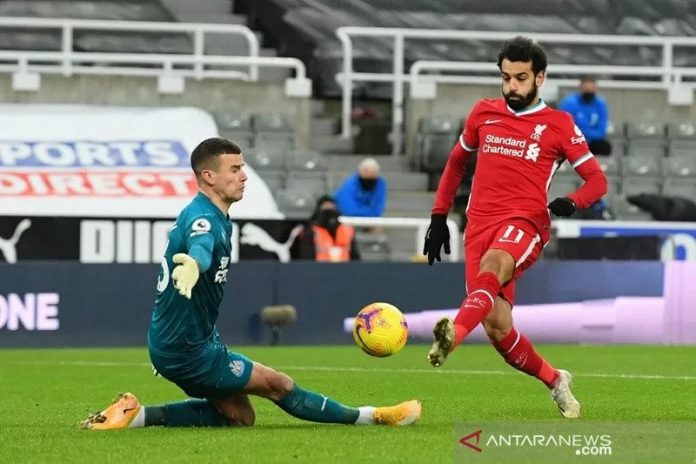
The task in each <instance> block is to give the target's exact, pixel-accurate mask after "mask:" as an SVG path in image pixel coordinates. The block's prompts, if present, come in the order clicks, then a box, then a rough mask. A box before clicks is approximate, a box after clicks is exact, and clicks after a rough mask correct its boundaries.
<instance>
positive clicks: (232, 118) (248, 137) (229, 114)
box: [213, 110, 253, 154]
mask: <svg viewBox="0 0 696 464" xmlns="http://www.w3.org/2000/svg"><path fill="white" fill-rule="evenodd" d="M213 118H214V119H215V123H216V124H217V127H218V131H219V132H220V135H221V136H223V137H226V138H228V139H232V140H234V141H235V142H236V143H237V144H238V145H239V146H240V147H241V148H242V151H243V152H244V153H245V154H246V150H247V149H249V148H250V147H251V146H252V144H253V133H252V132H251V121H250V120H249V117H248V116H245V115H242V114H240V113H238V112H236V111H234V110H220V111H214V112H213Z"/></svg>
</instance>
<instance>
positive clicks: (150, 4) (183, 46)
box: [0, 0, 193, 53]
mask: <svg viewBox="0 0 696 464" xmlns="http://www.w3.org/2000/svg"><path fill="white" fill-rule="evenodd" d="M0 16H2V17H34V18H71V19H102V20H114V21H174V18H173V16H172V15H171V13H170V12H169V10H167V9H166V8H165V7H164V6H163V5H162V4H161V3H160V2H159V0H124V1H114V0H82V1H79V2H76V1H73V0H56V1H50V2H47V1H40V0H12V1H8V0H6V1H0ZM74 44H75V45H74V48H75V51H82V52H116V53H192V52H193V45H192V42H191V40H190V39H189V37H188V36H187V35H186V34H176V33H145V32H118V31H85V30H77V31H75V36H74ZM60 46H61V41H60V34H59V31H58V30H50V29H32V28H22V29H18V30H11V29H5V28H3V30H2V32H1V33H0V49H1V50H45V51H54V50H60Z"/></svg>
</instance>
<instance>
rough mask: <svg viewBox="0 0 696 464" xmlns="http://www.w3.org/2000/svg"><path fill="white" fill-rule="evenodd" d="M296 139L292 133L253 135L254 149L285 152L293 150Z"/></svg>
mask: <svg viewBox="0 0 696 464" xmlns="http://www.w3.org/2000/svg"><path fill="white" fill-rule="evenodd" d="M296 146H297V138H296V137H295V134H293V133H284V132H266V133H256V134H255V135H254V148H264V149H267V150H274V151H281V152H286V151H290V150H294V149H295V147H296Z"/></svg>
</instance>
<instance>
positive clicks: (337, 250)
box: [290, 195, 360, 263]
mask: <svg viewBox="0 0 696 464" xmlns="http://www.w3.org/2000/svg"><path fill="white" fill-rule="evenodd" d="M339 216H340V213H339V211H338V210H337V209H336V202H335V201H334V199H333V198H331V197H330V196H328V195H324V196H322V197H320V198H319V199H318V200H317V206H316V208H315V209H314V212H313V213H312V216H311V217H310V218H309V222H308V223H307V224H306V225H305V226H304V227H303V229H302V231H301V232H300V234H299V235H298V236H297V238H296V239H295V241H294V242H293V244H292V247H291V248H290V256H291V257H292V259H311V260H315V261H322V262H332V263H337V262H345V261H351V260H359V259H360V254H359V252H358V247H357V245H356V243H355V230H354V229H353V227H351V226H349V225H346V224H341V223H340V222H339V221H338V217H339Z"/></svg>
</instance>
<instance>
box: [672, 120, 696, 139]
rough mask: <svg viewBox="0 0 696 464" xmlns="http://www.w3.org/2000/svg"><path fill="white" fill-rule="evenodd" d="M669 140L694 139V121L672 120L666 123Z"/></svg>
mask: <svg viewBox="0 0 696 464" xmlns="http://www.w3.org/2000/svg"><path fill="white" fill-rule="evenodd" d="M667 136H668V137H669V138H670V140H681V139H686V140H696V123H694V122H692V121H683V122H673V123H670V124H668V125H667Z"/></svg>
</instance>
